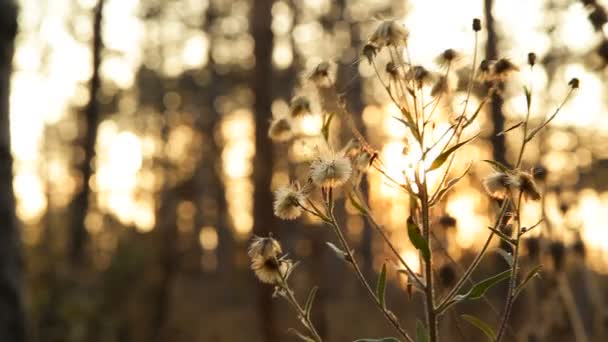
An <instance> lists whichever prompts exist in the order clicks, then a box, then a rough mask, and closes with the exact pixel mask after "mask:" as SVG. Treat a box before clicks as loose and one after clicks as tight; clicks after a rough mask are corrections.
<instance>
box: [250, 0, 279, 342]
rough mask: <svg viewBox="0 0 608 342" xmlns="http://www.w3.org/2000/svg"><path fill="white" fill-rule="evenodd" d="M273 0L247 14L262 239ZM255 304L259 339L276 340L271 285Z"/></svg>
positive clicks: (267, 211) (268, 200)
mask: <svg viewBox="0 0 608 342" xmlns="http://www.w3.org/2000/svg"><path fill="white" fill-rule="evenodd" d="M273 2H274V1H273V0H257V1H255V5H254V6H253V7H252V11H251V19H250V25H251V35H252V36H253V39H254V41H255V48H254V57H255V69H254V71H253V75H252V76H253V77H252V78H251V89H252V90H253V93H254V101H255V104H254V108H253V109H254V115H255V157H254V158H253V163H254V169H253V178H254V180H253V181H254V187H255V189H254V195H253V200H254V205H253V208H254V209H253V214H254V223H253V232H254V234H256V235H260V236H265V235H268V234H269V233H270V232H272V231H274V230H275V227H276V219H275V217H274V214H273V210H272V193H271V192H270V183H271V180H272V170H273V168H272V165H273V155H272V144H271V143H270V141H269V140H268V125H269V122H270V119H271V118H272V114H271V104H272V88H271V85H272V75H273V71H272V48H273V38H274V37H273V34H272V30H271V23H272V14H271V9H272V4H273ZM257 288H258V305H259V317H260V323H261V325H262V326H261V329H262V333H263V340H264V341H267V342H275V341H280V340H281V339H280V338H279V335H278V331H277V327H276V318H275V315H274V306H273V302H272V286H268V285H266V284H262V283H261V282H257Z"/></svg>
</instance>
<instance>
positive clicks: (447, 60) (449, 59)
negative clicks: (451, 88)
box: [435, 49, 461, 68]
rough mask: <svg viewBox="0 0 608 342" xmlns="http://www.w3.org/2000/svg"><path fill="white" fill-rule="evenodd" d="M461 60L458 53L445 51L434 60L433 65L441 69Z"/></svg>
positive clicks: (452, 50)
mask: <svg viewBox="0 0 608 342" xmlns="http://www.w3.org/2000/svg"><path fill="white" fill-rule="evenodd" d="M460 59H461V56H460V53H458V52H457V51H456V50H454V49H447V50H445V51H443V52H442V53H441V54H440V55H439V56H437V57H436V58H435V63H436V64H437V65H439V66H440V67H442V68H445V67H448V66H453V65H454V63H456V62H457V61H458V60H460Z"/></svg>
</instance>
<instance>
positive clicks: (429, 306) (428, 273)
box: [420, 180, 439, 342]
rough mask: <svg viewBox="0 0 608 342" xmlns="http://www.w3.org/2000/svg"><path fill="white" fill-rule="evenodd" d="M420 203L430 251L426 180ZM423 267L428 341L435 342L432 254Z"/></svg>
mask: <svg viewBox="0 0 608 342" xmlns="http://www.w3.org/2000/svg"><path fill="white" fill-rule="evenodd" d="M420 202H421V212H422V233H423V235H424V238H425V239H426V241H427V243H428V244H429V249H430V250H431V251H432V249H431V247H430V241H431V239H430V232H431V226H430V217H429V211H430V207H429V196H428V189H427V185H426V180H424V181H423V182H422V183H421V184H420ZM424 265H425V267H424V270H425V278H426V287H425V288H424V289H425V304H426V320H427V326H428V331H429V341H430V342H437V341H438V339H439V331H438V330H439V329H438V320H437V313H436V311H435V288H434V286H433V285H434V284H433V253H432V252H431V253H429V258H428V260H426V262H425V263H424Z"/></svg>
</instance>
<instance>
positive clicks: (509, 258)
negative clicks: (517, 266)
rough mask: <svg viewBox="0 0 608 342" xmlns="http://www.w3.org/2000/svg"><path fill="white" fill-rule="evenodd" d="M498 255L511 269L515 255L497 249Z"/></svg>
mask: <svg viewBox="0 0 608 342" xmlns="http://www.w3.org/2000/svg"><path fill="white" fill-rule="evenodd" d="M496 253H498V254H499V255H500V256H501V257H502V258H503V259H504V260H505V261H506V262H507V265H509V266H511V267H512V266H513V255H511V254H510V253H509V252H507V251H505V250H504V249H501V248H497V249H496Z"/></svg>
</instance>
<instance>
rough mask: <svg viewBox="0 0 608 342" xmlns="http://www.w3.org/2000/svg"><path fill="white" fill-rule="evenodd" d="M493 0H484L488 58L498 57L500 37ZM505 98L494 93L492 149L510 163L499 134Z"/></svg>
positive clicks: (500, 158)
mask: <svg viewBox="0 0 608 342" xmlns="http://www.w3.org/2000/svg"><path fill="white" fill-rule="evenodd" d="M493 4H494V1H493V0H484V11H485V17H486V28H487V30H488V40H487V43H486V59H487V60H491V59H497V58H498V37H497V35H496V27H495V22H494V16H493V14H492V7H493ZM498 87H499V88H500V89H502V88H503V84H499V85H498ZM503 103H504V99H503V98H502V95H501V92H500V91H497V92H495V93H494V94H493V95H492V107H491V117H492V123H493V125H494V130H493V132H492V150H493V158H494V160H496V161H498V162H500V163H502V164H505V165H508V164H507V160H506V153H507V148H506V143H505V136H504V134H502V135H498V133H500V132H502V131H504V129H505V117H504V114H503V113H502V104H503Z"/></svg>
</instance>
